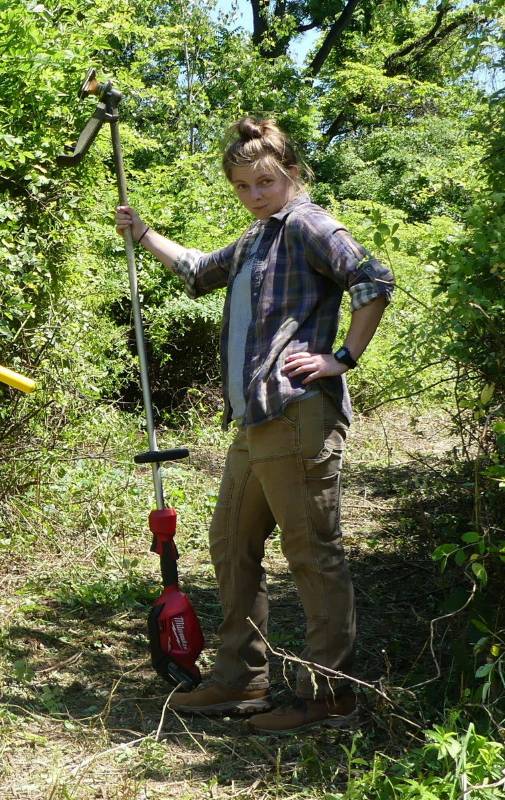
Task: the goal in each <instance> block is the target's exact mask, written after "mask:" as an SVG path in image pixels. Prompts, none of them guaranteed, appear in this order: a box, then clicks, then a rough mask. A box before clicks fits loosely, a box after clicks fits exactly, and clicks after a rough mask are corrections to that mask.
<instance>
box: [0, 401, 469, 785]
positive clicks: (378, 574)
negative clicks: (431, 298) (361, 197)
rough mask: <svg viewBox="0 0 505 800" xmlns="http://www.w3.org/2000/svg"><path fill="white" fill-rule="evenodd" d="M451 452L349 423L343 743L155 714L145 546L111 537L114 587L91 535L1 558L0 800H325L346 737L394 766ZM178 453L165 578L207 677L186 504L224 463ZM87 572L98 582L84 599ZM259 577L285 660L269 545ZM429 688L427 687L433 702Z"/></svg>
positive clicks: (288, 606)
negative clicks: (349, 648)
mask: <svg viewBox="0 0 505 800" xmlns="http://www.w3.org/2000/svg"><path fill="white" fill-rule="evenodd" d="M456 444H457V443H455V442H454V441H453V440H452V438H451V436H450V433H449V431H448V428H447V426H446V423H445V421H444V419H443V418H439V419H434V418H433V417H432V416H426V417H419V418H416V419H413V418H411V417H410V416H407V415H404V414H402V413H401V412H399V411H396V412H394V413H388V414H383V415H379V414H376V415H373V416H372V417H370V418H364V417H362V418H358V419H357V420H356V421H355V424H354V426H353V432H352V436H351V439H350V442H349V447H348V455H347V464H346V470H345V479H344V502H343V529H344V532H345V543H346V547H347V553H348V558H349V562H350V565H351V570H352V574H353V578H354V581H355V587H356V594H357V603H358V624H359V641H358V650H357V656H356V666H357V669H356V677H357V678H358V679H359V680H360V681H363V682H364V683H366V684H368V688H367V687H366V686H365V687H361V690H360V702H361V708H362V711H361V727H360V729H359V731H358V732H354V733H353V732H343V733H339V732H337V731H335V730H331V729H325V728H323V729H320V730H316V729H314V730H313V731H310V732H306V733H305V734H304V735H303V736H302V735H299V736H295V735H293V736H289V737H283V738H281V739H275V738H269V737H253V736H249V735H248V733H247V729H246V728H245V725H244V722H243V720H241V719H235V718H226V719H211V718H205V717H203V716H196V717H186V718H184V717H182V716H179V715H178V714H176V713H174V712H173V711H171V710H169V709H166V708H164V704H165V700H166V698H167V694H168V692H169V691H170V687H168V686H167V684H165V683H163V681H162V680H161V679H159V678H158V677H157V676H156V675H155V674H154V673H153V671H152V669H151V667H150V663H149V654H148V646H147V641H146V615H147V610H148V606H149V602H150V600H151V599H152V598H153V597H155V596H156V595H157V593H158V589H157V586H158V587H159V584H157V581H158V578H157V570H156V559H155V557H154V556H152V555H147V554H146V550H147V534H145V533H144V532H143V531H142V532H139V531H131V530H128V528H127V526H126V530H125V531H123V536H122V538H121V537H119V538H117V537H116V539H114V540H113V541H111V542H108V549H107V553H108V557H109V558H110V559H112V561H110V562H107V563H111V564H112V567H114V565H116V566H117V569H115V570H114V575H115V577H114V584H112V582H111V580H107V578H106V577H103V576H104V575H105V576H106V575H107V563H105V562H99V561H98V555H97V553H99V552H101V551H100V550H99V549H97V548H98V545H99V544H100V542H99V541H97V539H96V537H95V536H94V533H93V530H89V532H88V534H87V535H86V536H85V537H84V538H83V537H82V536H80V537H79V541H78V542H77V540H76V542H75V547H74V548H73V549H72V550H71V552H69V548H68V546H67V547H62V548H61V550H60V551H59V552H58V551H57V550H55V548H54V546H51V547H49V546H47V545H45V544H44V537H43V536H42V534H41V536H40V537H39V538H37V536H36V535H35V534H34V536H33V538H32V540H31V544H30V550H29V552H28V551H27V552H26V553H25V555H26V557H23V553H22V552H20V551H19V549H18V550H17V551H11V552H10V553H9V552H8V553H7V556H6V557H4V563H3V567H2V575H1V586H2V592H1V595H0V605H1V607H2V613H3V617H4V622H3V624H2V648H3V657H2V672H3V678H2V703H3V705H2V709H1V711H0V752H1V754H2V766H1V771H0V797H2V798H3V800H70V798H71V799H72V800H91V798H97V799H100V800H157V799H158V798H172V797H174V798H179V799H180V800H192V799H193V798H207V797H208V798H257V800H263V799H265V800H266V799H267V798H276V797H290V798H291V797H292V798H295V797H313V798H316V797H317V798H319V797H320V798H323V797H327V796H331V795H328V792H338V791H341V789H342V787H343V786H345V783H346V780H347V777H348V769H349V760H348V756H347V755H346V752H345V749H344V747H343V746H342V745H345V747H347V748H349V747H350V746H351V744H352V741H353V737H356V736H358V737H360V741H361V749H362V752H363V748H364V750H365V751H366V750H367V747H368V752H369V753H370V756H372V755H373V753H374V752H375V751H376V750H377V749H378V748H379V749H380V748H381V747H384V748H386V746H390V745H391V743H393V744H392V745H391V746H392V747H393V749H394V750H395V751H397V752H401V750H402V748H403V747H405V746H407V745H408V744H409V743H411V742H413V741H416V740H417V739H419V732H420V727H419V726H420V725H421V726H422V725H423V724H424V723H426V722H427V720H425V719H423V718H422V713H423V712H422V711H421V710H420V709H421V706H422V703H421V695H422V692H421V691H420V690H416V691H412V690H410V689H409V687H411V686H414V685H416V684H418V683H420V682H425V681H427V680H429V679H430V678H432V677H434V676H435V675H436V663H435V662H434V661H433V657H432V654H431V652H430V647H429V644H430V620H431V619H432V618H433V617H436V616H437V615H438V614H439V613H440V609H441V608H442V607H443V600H444V594H445V593H446V592H447V580H446V579H443V578H441V576H440V574H439V568H438V566H437V565H436V564H434V563H433V560H432V558H431V552H432V550H433V548H434V538H433V521H434V517H435V515H438V517H437V519H438V518H439V517H440V505H441V503H442V502H445V500H443V499H441V498H440V497H439V494H440V485H441V484H442V483H443V479H446V476H447V475H449V471H448V467H447V465H448V464H449V463H450V459H451V450H452V448H453V447H455V446H456ZM191 450H192V457H191V462H190V463H188V464H187V465H183V464H179V465H178V466H177V468H176V471H175V472H173V473H172V478H174V476H175V478H174V480H175V482H176V484H177V486H178V487H179V489H178V491H179V495H180V497H182V498H183V502H182V509H181V513H180V527H179V532H178V537H179V538H178V542H179V545H180V551H181V561H180V570H181V574H183V576H184V589H185V591H187V592H188V593H189V594H190V596H191V599H192V601H193V603H194V605H195V607H196V609H197V610H198V614H199V617H200V620H201V622H202V626H203V628H204V632H205V636H206V641H207V646H206V650H205V652H204V653H203V654H202V657H201V660H200V665H201V668H202V670H203V671H204V672H205V670H206V669H207V668H208V667H209V665H210V664H211V663H212V657H213V652H214V650H215V647H216V635H215V631H216V628H217V625H218V622H219V616H220V611H219V603H218V598H217V592H216V587H215V583H214V579H213V575H212V569H211V567H210V564H209V556H208V551H207V550H206V547H205V537H204V533H203V531H204V530H205V528H206V525H207V522H208V515H209V513H210V506H211V499H210V500H208V501H205V503H204V504H203V506H202V504H201V502H200V501H199V502H196V500H195V501H194V502H193V501H192V499H191V498H192V497H193V496H195V497H196V496H203V495H205V496H206V497H207V498H212V496H213V494H215V492H216V490H217V485H218V479H219V474H220V470H221V468H222V464H223V461H224V449H223V447H222V446H218V445H217V444H216V436H215V435H214V436H213V437H211V438H209V440H208V441H207V442H206V441H203V443H202V441H200V442H195V444H194V445H193V446H192V448H191ZM112 455H113V454H112ZM170 474H171V473H170V472H169V475H168V479H170ZM447 479H448V478H447ZM148 480H149V476H143V477H142V481H144V482H146V483H148ZM192 493H193V494H192ZM437 493H438V494H437ZM200 499H201V498H200ZM199 503H200V504H199ZM175 504H176V505H177V503H175ZM202 509H203V511H202ZM449 514H450V508H448V509H447V515H449ZM197 516H198V526H199V527H198V536H196V535H195V534H194V526H193V523H194V520H195V518H196V517H197ZM71 537H72V531H69V540H71ZM94 559H95V560H94ZM93 564H96V566H97V574H100V575H101V576H102V578H101V579H100V581H101V582H100V581H98V582H96V583H94V584H91V583H90V582H89V569H90V565H93ZM266 568H267V572H268V575H269V591H270V597H271V628H270V634H269V641H270V644H271V646H272V648H273V649H274V650H276V651H284V652H285V653H286V654H288V655H289V654H290V653H294V654H296V653H297V652H299V651H300V649H301V647H302V642H303V638H304V631H303V625H304V623H303V614H302V611H301V608H300V605H299V603H298V599H297V596H296V592H295V590H294V587H293V584H292V581H291V579H290V576H289V573H288V572H287V570H286V564H285V562H284V559H283V557H282V554H281V552H280V546H279V539H278V536H276V535H275V534H274V536H273V537H272V541H271V542H270V546H269V548H268V556H267V559H266ZM70 573H71V574H72V576H73V578H72V580H71V581H70V579H69V578H68V575H69V574H70ZM79 575H82V579H83V582H82V583H80V582H79ZM86 582H87V583H86ZM441 642H443V627H442V629H438V630H437V638H436V641H435V648H436V649H435V652H436V655H437V658H438V657H440V658H442V657H443V654H441V650H440V645H441ZM442 649H443V648H442ZM272 674H273V680H272V691H273V695H274V698H275V699H276V700H278V701H282V700H283V699H285V698H287V697H288V696H289V683H290V681H291V679H292V677H293V674H294V672H293V665H292V663H291V662H289V660H288V661H286V660H285V659H283V658H282V656H281V655H277V656H272ZM436 684H437V682H435V685H436ZM443 684H444V679H442V680H439V681H438V685H440V686H441V692H442V691H443ZM381 693H383V694H385V695H386V696H387V697H389V698H390V699H391V703H390V704H388V702H387V701H386V700H385V699H384V696H383V694H381ZM386 743H389V744H388V745H386ZM333 796H336V795H333Z"/></svg>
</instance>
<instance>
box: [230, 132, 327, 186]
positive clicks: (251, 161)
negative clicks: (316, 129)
mask: <svg viewBox="0 0 505 800" xmlns="http://www.w3.org/2000/svg"><path fill="white" fill-rule="evenodd" d="M260 164H261V165H262V166H267V167H270V168H274V169H275V168H276V169H278V170H280V171H281V172H282V173H283V175H285V176H286V177H287V178H289V179H290V180H291V181H292V182H293V184H294V185H295V186H296V188H297V189H298V190H299V191H301V190H302V189H303V178H304V177H305V178H306V179H310V176H311V172H310V169H309V168H308V167H307V166H306V164H305V163H304V162H303V160H302V159H301V158H300V157H299V156H298V154H297V152H296V150H295V148H294V146H293V145H292V143H291V142H290V141H289V139H288V137H287V136H286V134H285V133H284V131H282V130H281V129H280V128H279V127H278V125H276V123H275V122H274V121H273V120H272V119H255V118H254V117H242V119H239V120H238V121H237V122H235V123H233V125H231V126H230V128H229V129H228V131H227V134H226V138H225V146H224V151H223V170H224V173H225V175H226V177H227V178H228V180H229V181H231V175H232V169H233V167H251V166H252V167H255V166H256V165H258V166H259V165H260ZM291 167H297V168H298V170H299V174H298V175H296V176H293V175H292V173H291V171H290V168H291Z"/></svg>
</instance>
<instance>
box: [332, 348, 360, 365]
mask: <svg viewBox="0 0 505 800" xmlns="http://www.w3.org/2000/svg"><path fill="white" fill-rule="evenodd" d="M333 355H334V357H335V359H336V360H337V361H340V362H341V363H342V364H345V365H346V367H349V369H355V368H356V367H357V366H358V362H357V361H355V359H354V358H353V357H352V355H351V354H350V352H349V349H348V348H347V347H341V348H340V350H337V352H336V353H333Z"/></svg>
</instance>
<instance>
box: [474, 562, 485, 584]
mask: <svg viewBox="0 0 505 800" xmlns="http://www.w3.org/2000/svg"><path fill="white" fill-rule="evenodd" d="M472 572H473V573H474V575H475V577H476V578H477V580H479V581H480V582H481V583H482V585H483V586H485V584H486V583H487V571H486V568H485V566H484V564H481V563H480V562H478V561H476V562H475V563H473V564H472Z"/></svg>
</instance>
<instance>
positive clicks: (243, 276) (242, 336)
mask: <svg viewBox="0 0 505 800" xmlns="http://www.w3.org/2000/svg"><path fill="white" fill-rule="evenodd" d="M256 225H257V234H256V237H255V238H254V239H252V240H251V244H250V247H249V248H248V251H247V253H246V256H245V260H244V263H243V264H242V267H241V269H240V271H239V272H238V274H237V276H236V277H235V280H234V281H233V287H232V291H231V302H230V333H229V339H228V396H229V400H230V405H231V407H232V410H233V411H232V419H238V418H240V417H242V416H243V414H244V412H245V397H244V361H245V346H246V340H247V332H248V330H249V325H250V324H251V319H252V309H251V275H252V269H253V266H254V260H255V256H256V252H257V250H258V247H259V245H260V242H261V239H262V237H263V231H264V229H265V225H264V222H258V223H256Z"/></svg>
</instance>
